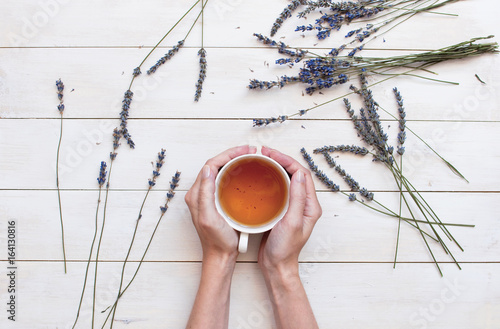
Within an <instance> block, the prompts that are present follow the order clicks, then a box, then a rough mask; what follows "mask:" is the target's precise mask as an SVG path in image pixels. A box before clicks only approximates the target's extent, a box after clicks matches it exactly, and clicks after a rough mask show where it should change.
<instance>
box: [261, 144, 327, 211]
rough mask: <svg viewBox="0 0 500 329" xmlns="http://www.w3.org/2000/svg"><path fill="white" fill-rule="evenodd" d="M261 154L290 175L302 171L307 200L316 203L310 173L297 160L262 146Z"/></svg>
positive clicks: (314, 189)
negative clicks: (272, 160) (310, 199)
mask: <svg viewBox="0 0 500 329" xmlns="http://www.w3.org/2000/svg"><path fill="white" fill-rule="evenodd" d="M262 154H263V155H265V156H268V157H270V158H271V159H274V160H276V162H278V163H279V164H280V165H282V166H283V168H285V169H286V171H288V173H290V174H291V175H293V174H294V173H295V172H297V170H302V171H303V173H304V174H305V179H306V182H305V184H306V193H307V195H308V197H309V198H312V200H315V201H316V203H318V199H317V196H316V188H315V187H314V182H313V180H312V176H311V172H310V171H309V170H308V169H306V168H304V166H302V165H301V164H300V163H299V162H298V161H297V160H295V159H294V158H292V157H291V156H288V155H286V154H283V153H281V152H279V151H277V150H274V149H272V148H269V147H266V146H263V147H262Z"/></svg>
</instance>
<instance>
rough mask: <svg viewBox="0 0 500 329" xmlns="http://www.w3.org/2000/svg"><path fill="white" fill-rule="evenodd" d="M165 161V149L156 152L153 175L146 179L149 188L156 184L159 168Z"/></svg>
mask: <svg viewBox="0 0 500 329" xmlns="http://www.w3.org/2000/svg"><path fill="white" fill-rule="evenodd" d="M164 163H165V149H161V151H160V152H158V158H157V160H156V164H155V169H153V176H152V177H151V178H150V179H149V180H148V184H149V188H152V187H153V186H155V185H156V179H157V178H158V176H160V169H161V167H162V166H163V164H164Z"/></svg>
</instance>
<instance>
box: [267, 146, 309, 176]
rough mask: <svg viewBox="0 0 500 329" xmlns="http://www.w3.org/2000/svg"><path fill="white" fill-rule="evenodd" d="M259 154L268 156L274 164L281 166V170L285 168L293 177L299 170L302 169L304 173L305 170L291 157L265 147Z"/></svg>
mask: <svg viewBox="0 0 500 329" xmlns="http://www.w3.org/2000/svg"><path fill="white" fill-rule="evenodd" d="M261 152H262V154H263V155H265V156H268V157H270V158H271V159H273V160H276V162H278V163H279V164H280V165H282V166H283V168H285V169H286V171H288V172H289V173H290V174H291V175H293V174H294V173H295V172H296V171H297V170H299V169H304V171H305V168H304V167H303V166H302V165H301V164H300V163H298V162H297V160H295V159H294V158H292V157H291V156H288V155H286V154H283V153H281V152H279V151H277V150H274V149H272V148H269V147H266V146H263V147H262V151H261Z"/></svg>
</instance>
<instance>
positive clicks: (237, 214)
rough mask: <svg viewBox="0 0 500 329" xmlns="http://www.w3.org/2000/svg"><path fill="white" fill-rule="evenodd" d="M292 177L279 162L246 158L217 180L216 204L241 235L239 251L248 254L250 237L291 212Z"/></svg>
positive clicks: (233, 162) (228, 166)
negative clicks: (249, 235)
mask: <svg viewBox="0 0 500 329" xmlns="http://www.w3.org/2000/svg"><path fill="white" fill-rule="evenodd" d="M289 190H290V176H289V175H288V173H287V172H286V170H285V169H284V168H283V167H282V166H281V165H280V164H279V163H278V162H276V161H275V160H273V159H271V158H269V157H266V156H263V155H259V154H246V155H242V156H239V157H237V158H234V159H233V160H231V161H229V162H228V163H227V164H226V165H225V166H224V167H222V169H221V170H220V172H219V174H218V175H217V178H216V191H215V196H216V197H215V200H216V202H215V204H216V208H217V210H218V212H219V213H220V214H221V215H222V217H224V219H225V220H226V221H227V222H228V224H229V225H230V226H231V227H232V228H234V229H235V230H237V231H239V232H241V233H240V242H239V247H238V250H239V252H241V253H243V252H246V249H247V244H248V234H254V233H262V232H266V231H268V230H270V229H272V228H273V227H274V225H276V223H277V222H278V221H280V220H281V219H282V218H283V216H284V215H285V213H286V211H287V209H288V199H289Z"/></svg>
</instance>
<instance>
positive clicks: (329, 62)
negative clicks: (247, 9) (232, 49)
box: [248, 34, 498, 126]
mask: <svg viewBox="0 0 500 329" xmlns="http://www.w3.org/2000/svg"><path fill="white" fill-rule="evenodd" d="M256 36H257V38H258V39H259V40H261V41H262V42H263V43H264V44H266V45H269V46H271V47H275V48H277V49H278V52H280V53H281V54H286V55H287V56H288V57H287V58H281V59H278V60H277V61H276V62H277V63H278V64H287V63H288V64H290V65H294V64H296V63H298V62H301V61H304V64H303V67H302V68H300V70H299V72H298V74H297V75H296V76H292V77H289V76H282V77H281V78H279V79H278V80H277V81H261V80H257V79H253V80H251V81H250V84H249V86H248V87H249V88H250V89H270V88H273V87H279V88H282V87H284V86H285V85H287V84H290V83H304V84H306V85H308V87H307V88H306V92H307V93H308V94H311V95H312V94H313V93H315V92H316V91H319V90H322V89H327V88H332V87H335V86H337V85H340V84H344V83H346V82H348V81H349V80H350V78H351V77H352V76H358V75H359V74H360V73H363V74H364V75H381V76H384V77H385V78H384V79H383V80H381V81H379V82H377V83H381V82H383V81H386V80H388V79H390V78H393V77H397V76H401V75H405V76H414V77H419V78H423V79H428V80H433V81H438V82H447V81H443V80H438V79H434V78H430V77H425V76H421V75H417V74H416V73H415V72H417V71H421V72H427V73H433V72H431V71H429V70H428V68H429V67H430V66H432V65H434V64H437V63H441V62H444V61H449V60H455V59H463V58H468V57H472V56H479V55H483V54H488V53H489V54H491V53H498V44H497V43H496V42H480V43H478V42H477V41H481V40H485V39H490V38H493V36H491V35H490V36H487V37H479V38H473V39H471V40H468V41H464V42H460V43H458V44H455V45H451V46H447V47H444V48H440V49H436V50H432V51H427V52H421V53H414V54H406V55H402V56H393V57H361V56H354V55H352V56H351V55H348V56H338V55H335V56H331V55H329V56H318V55H312V56H311V55H310V54H311V53H310V52H309V53H308V52H307V51H305V50H302V49H297V48H291V47H289V46H287V45H285V44H284V43H282V42H276V41H273V40H271V39H269V38H267V37H264V36H262V35H260V34H256ZM401 70H404V71H403V72H401ZM447 83H453V82H447ZM349 94H352V92H351V93H349ZM349 94H346V95H344V96H347V95H349ZM344 96H342V97H339V98H335V99H332V100H330V101H328V102H326V103H322V104H319V105H316V106H314V107H311V108H308V109H302V110H300V111H298V112H297V113H294V114H291V115H284V116H281V117H279V118H260V119H254V120H253V124H254V126H265V125H268V124H270V123H276V122H279V123H282V122H284V121H286V120H287V119H289V118H291V117H294V116H302V115H304V114H306V113H307V112H309V111H310V110H313V109H315V108H318V107H320V106H322V105H325V104H327V103H330V102H332V101H335V100H338V99H340V98H343V97H344Z"/></svg>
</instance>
